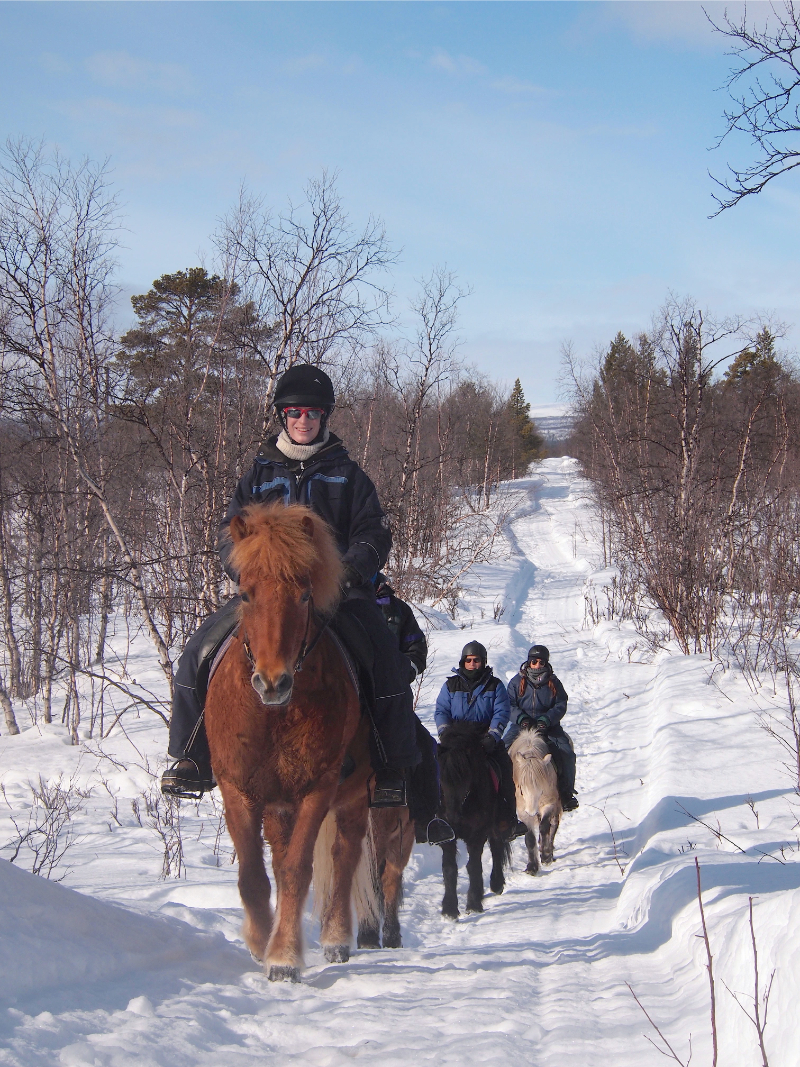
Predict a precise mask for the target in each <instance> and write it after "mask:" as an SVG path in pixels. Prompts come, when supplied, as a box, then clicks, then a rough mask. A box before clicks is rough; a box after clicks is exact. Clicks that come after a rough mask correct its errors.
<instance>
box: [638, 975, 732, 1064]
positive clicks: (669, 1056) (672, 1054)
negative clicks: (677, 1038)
mask: <svg viewBox="0 0 800 1067" xmlns="http://www.w3.org/2000/svg"><path fill="white" fill-rule="evenodd" d="M625 985H626V986H627V987H628V989H629V990H630V992H631V996H632V997H633V999H634V1000H635V1001H636V1003H637V1004H638V1005H639V1007H640V1008H641V1009H642V1011H643V1012H644V1016H645V1018H646V1019H647V1021H648V1022H649V1023H650V1025H651V1026H652V1027H653V1029H654V1030H655V1032H656V1033H657V1034H658V1036H659V1037H660V1038H661V1040H662V1041H663V1042H664V1044H665V1045H666V1046H667V1049H668V1051H667V1052H665V1051H664V1049H663V1048H659V1047H658V1045H657V1044H656V1043H655V1041H654V1040H653V1039H652V1037H650V1036H649V1035H648V1034H643V1035H642V1036H643V1037H644V1038H645V1039H646V1040H647V1041H649V1042H650V1044H651V1045H652V1046H653V1048H654V1049H655V1050H656V1052H660V1053H661V1055H662V1056H666V1057H667V1059H668V1060H675V1062H676V1063H679V1064H680V1065H681V1067H689V1064H690V1063H691V1062H692V1035H691V1034H689V1055H688V1057H687V1059H686V1062H684V1061H683V1060H682V1059H681V1058H680V1056H679V1055H678V1054H677V1052H676V1051H675V1049H674V1048H673V1047H672V1045H670V1043H669V1041H667V1039H666V1038H665V1037H664V1035H663V1034H662V1033H661V1030H660V1029H659V1027H658V1026H657V1024H656V1023H655V1022H654V1020H653V1019H652V1018H651V1016H650V1014H649V1012H648V1010H647V1008H646V1007H645V1006H644V1004H642V1002H641V1000H639V998H638V997H637V996H636V994H635V993H634V991H633V986H632V985H631V984H630V982H626V983H625ZM714 1062H715V1063H716V1062H717V1061H716V1058H715V1059H714Z"/></svg>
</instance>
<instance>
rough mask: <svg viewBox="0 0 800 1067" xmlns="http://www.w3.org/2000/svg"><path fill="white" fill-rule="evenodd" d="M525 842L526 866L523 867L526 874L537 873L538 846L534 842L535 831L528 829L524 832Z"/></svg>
mask: <svg viewBox="0 0 800 1067" xmlns="http://www.w3.org/2000/svg"><path fill="white" fill-rule="evenodd" d="M525 844H526V845H527V848H528V866H527V867H526V868H525V873H526V874H538V873H539V848H538V845H537V842H536V833H535V831H533V830H528V832H527V834H525Z"/></svg>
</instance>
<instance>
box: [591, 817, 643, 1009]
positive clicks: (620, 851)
mask: <svg viewBox="0 0 800 1067" xmlns="http://www.w3.org/2000/svg"><path fill="white" fill-rule="evenodd" d="M607 803H608V799H606V804H607ZM606 804H604V805H603V806H602V808H600V807H598V806H597V804H590V805H589V807H591V808H597V810H598V811H599V812H600V814H601V815H602V816H603V818H604V819H605V820H606V826H607V827H608V832H609V833H610V834H611V844H612V845H613V847H614V862H615V863H616V865H617V866H618V867H619V873H620V874H625V868H624V867H623V865H622V863H621V862H620V858H619V856H620V854H622V855H623V856H624V855H625V850H624V849H623V848H622V846H621V845H620V846H617V839H616V837H615V836H614V827H613V826H612V825H611V820H610V819H609V817H608V816H607V815H606ZM631 992H633V990H631Z"/></svg>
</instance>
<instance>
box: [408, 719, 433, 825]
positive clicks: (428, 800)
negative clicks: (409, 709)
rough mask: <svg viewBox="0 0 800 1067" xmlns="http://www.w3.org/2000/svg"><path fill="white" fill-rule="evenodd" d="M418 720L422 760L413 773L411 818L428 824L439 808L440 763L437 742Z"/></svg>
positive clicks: (418, 739)
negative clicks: (437, 754) (437, 756)
mask: <svg viewBox="0 0 800 1067" xmlns="http://www.w3.org/2000/svg"><path fill="white" fill-rule="evenodd" d="M414 718H415V720H416V735H417V748H418V750H419V753H420V756H421V757H422V758H421V760H420V762H419V763H418V764H417V766H416V767H415V768H414V771H413V773H412V775H411V781H410V783H409V786H410V788H409V791H408V794H409V795H408V807H409V810H410V812H411V818H412V819H413V820H414V822H418V823H421V824H424V826H427V825H428V823H429V822H430V821H431V819H432V818H434V816H435V815H436V812H437V811H438V810H439V763H438V761H437V759H436V742H435V741H434V739H433V738H432V737H431V735H430V734H429V733H428V731H427V730H426V729H425V727H424V726H423V725H422V723H421V722H420V721H419V719H417V717H416V715H415V716H414Z"/></svg>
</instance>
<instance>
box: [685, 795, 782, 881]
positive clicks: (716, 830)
mask: <svg viewBox="0 0 800 1067" xmlns="http://www.w3.org/2000/svg"><path fill="white" fill-rule="evenodd" d="M678 810H679V811H682V812H683V814H684V815H685V816H686V817H687V818H689V819H692V820H693V821H694V822H696V823H699V824H700V825H701V826H705V828H706V830H710V831H711V833H712V834H713V835H714V837H716V839H717V841H727V842H728V844H729V845H733V847H734V848H735V849H736V850H737V851H738V852H741V853H742V855H743V856H746V855H747V849H746V848H742V846H741V845H737V844H736V842H735V841H732V840H731V839H730V838H729V837H726V836H725V834H723V832H722V830H720V829H719V827H716V828H715V827H713V826H711V824H710V823H707V822H704V821H703V820H702V819H700V818H698V816H697V815H692V813H691V812H690V811H687V810H686V808H685V807H684V806H683V804H678ZM753 848H754V850H755V851H756V852H758V853H759V854H760V855H762V856H765V857H766V858H767V859H771V860H775V861H776V862H777V863H782V864H783V865H784V866H785V865H786V860H784V859H781V858H780V857H778V856H773V855H772V853H771V852H765V851H764V849H763V848H758V847H756V846H755V845H754V846H753Z"/></svg>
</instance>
